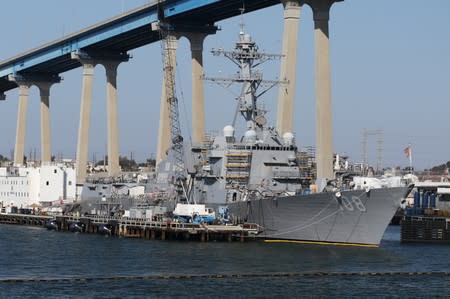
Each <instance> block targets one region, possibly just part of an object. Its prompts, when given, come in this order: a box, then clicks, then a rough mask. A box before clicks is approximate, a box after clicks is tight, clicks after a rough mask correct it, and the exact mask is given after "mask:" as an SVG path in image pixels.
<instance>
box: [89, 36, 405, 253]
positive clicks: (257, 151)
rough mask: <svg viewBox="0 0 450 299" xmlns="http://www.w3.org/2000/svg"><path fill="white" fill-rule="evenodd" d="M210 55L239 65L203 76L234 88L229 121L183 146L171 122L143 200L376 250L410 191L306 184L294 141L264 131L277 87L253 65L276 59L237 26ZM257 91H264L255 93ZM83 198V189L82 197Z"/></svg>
mask: <svg viewBox="0 0 450 299" xmlns="http://www.w3.org/2000/svg"><path fill="white" fill-rule="evenodd" d="M212 52H213V54H214V55H223V56H225V57H226V58H228V59H230V60H231V61H232V62H234V63H235V64H236V65H237V66H238V67H239V71H238V73H237V74H236V75H235V77H233V78H229V79H226V78H208V77H205V79H207V80H212V81H215V82H225V83H226V84H233V83H237V84H240V85H241V92H240V95H239V96H238V97H237V99H236V100H237V107H236V114H235V116H234V120H233V122H232V123H231V124H230V125H227V126H225V127H224V129H223V134H221V135H219V136H211V137H210V138H208V140H207V141H206V142H204V143H202V144H193V145H189V146H188V145H186V144H184V143H183V139H182V138H181V136H179V135H178V134H180V131H179V128H177V127H176V123H174V120H175V121H177V119H178V116H177V115H175V116H174V115H172V118H171V120H172V127H173V128H175V129H177V130H174V129H173V130H172V145H171V149H169V155H168V159H167V160H166V161H162V162H161V163H160V164H159V165H158V171H157V173H156V175H155V177H154V180H150V181H149V183H148V184H147V186H146V188H147V190H149V191H148V192H147V193H148V194H153V195H154V194H159V195H158V200H157V201H155V202H154V204H156V205H163V206H165V207H166V208H167V210H168V211H169V212H170V211H178V210H184V211H188V210H189V211H192V210H195V209H193V208H192V207H193V206H198V207H201V209H203V210H204V208H205V207H208V208H210V209H213V210H215V211H216V214H217V215H219V214H220V215H221V220H222V221H223V222H224V223H234V224H246V223H253V224H257V225H258V226H259V234H257V235H256V237H257V238H262V239H264V240H266V241H268V242H306V243H310V242H313V243H328V244H330V243H331V244H344V245H359V246H377V245H378V244H379V243H380V241H381V238H382V236H383V233H384V231H385V229H386V227H387V226H388V224H389V222H390V220H391V219H392V217H393V215H394V214H395V212H396V211H397V209H398V207H399V206H400V203H401V202H402V201H403V200H404V198H405V196H406V195H407V193H408V191H409V190H410V189H411V186H408V184H407V183H406V182H403V181H401V180H400V178H391V179H385V180H380V179H376V178H369V177H350V178H349V177H347V179H345V175H342V173H341V176H339V177H337V179H336V180H335V181H334V182H329V184H327V186H325V188H321V189H322V190H314V188H311V187H313V186H315V185H314V184H312V186H310V185H306V184H305V181H304V180H303V178H302V176H301V171H300V167H299V159H298V148H297V146H296V144H295V138H294V135H293V134H292V133H285V134H284V135H283V136H280V135H279V133H278V132H277V131H276V129H275V128H273V127H269V126H267V120H266V111H265V109H264V108H263V107H262V106H261V105H260V104H259V102H258V99H259V98H260V96H261V95H262V94H264V93H265V91H267V89H269V88H271V87H273V86H275V85H277V84H283V82H279V81H275V80H273V81H272V80H264V79H263V76H262V73H261V72H260V71H259V70H258V69H257V67H258V65H260V64H261V63H263V62H265V61H267V60H270V59H275V58H277V57H280V55H275V54H267V53H263V52H260V51H259V50H258V47H257V45H256V43H255V42H254V41H253V40H252V38H251V37H250V35H248V34H246V33H244V32H243V29H242V28H241V32H240V34H239V38H238V41H237V43H236V46H235V49H234V50H232V51H225V50H223V49H216V50H212ZM169 75H170V74H169ZM166 76H167V73H166ZM167 81H169V82H172V85H171V86H169V85H168V86H166V88H167V90H166V93H167V94H171V95H172V96H173V98H172V99H171V101H172V111H173V113H177V111H176V109H177V107H176V105H177V102H176V98H175V96H174V94H175V93H174V90H173V88H174V87H173V78H172V80H166V82H167ZM262 87H265V90H263V91H260V89H261V88H262ZM238 115H240V116H241V117H242V118H243V123H244V124H245V128H243V130H242V131H243V134H242V135H243V136H238V134H237V133H236V132H237V131H238V130H237V129H236V128H235V126H236V119H237V117H238ZM174 124H175V126H174ZM174 134H175V135H174ZM182 144H184V145H183V148H181V146H182ZM181 160H183V161H181ZM337 164H339V158H338V159H337ZM345 167H347V166H345ZM338 168H339V167H338ZM344 174H345V171H344ZM85 187H90V188H92V186H90V185H89V184H86V186H85ZM104 189H105V188H104ZM88 193H89V190H86V189H85V190H84V196H85V197H86V196H88ZM82 195H83V194H82ZM177 205H178V207H177ZM180 205H191V207H190V208H186V207H185V208H182V207H181V206H180ZM183 216H185V215H183ZM218 218H219V217H218Z"/></svg>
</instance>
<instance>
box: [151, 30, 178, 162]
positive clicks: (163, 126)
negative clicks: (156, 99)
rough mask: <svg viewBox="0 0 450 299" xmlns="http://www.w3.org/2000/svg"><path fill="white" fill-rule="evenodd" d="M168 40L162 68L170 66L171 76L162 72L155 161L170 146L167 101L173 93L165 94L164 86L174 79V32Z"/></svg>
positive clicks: (159, 159)
mask: <svg viewBox="0 0 450 299" xmlns="http://www.w3.org/2000/svg"><path fill="white" fill-rule="evenodd" d="M167 39H168V40H169V41H168V43H167V44H166V45H167V47H165V48H164V70H167V69H168V68H171V72H170V73H171V76H170V78H169V76H167V73H168V72H167V71H165V73H164V77H163V82H162V93H161V104H160V108H159V130H158V147H157V149H156V163H157V164H158V163H159V162H161V160H164V159H166V158H167V150H168V149H169V147H170V137H171V136H170V135H171V123H170V103H169V101H170V100H171V99H172V98H173V97H174V96H175V95H168V94H166V86H167V85H168V84H173V83H174V80H175V67H176V59H177V47H178V38H177V36H176V35H174V34H170V35H168V36H167Z"/></svg>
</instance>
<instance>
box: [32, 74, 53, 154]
mask: <svg viewBox="0 0 450 299" xmlns="http://www.w3.org/2000/svg"><path fill="white" fill-rule="evenodd" d="M36 85H37V87H38V88H39V93H40V96H41V162H43V163H45V162H51V159H52V152H51V131H50V87H51V86H52V83H48V82H41V83H37V84H36Z"/></svg>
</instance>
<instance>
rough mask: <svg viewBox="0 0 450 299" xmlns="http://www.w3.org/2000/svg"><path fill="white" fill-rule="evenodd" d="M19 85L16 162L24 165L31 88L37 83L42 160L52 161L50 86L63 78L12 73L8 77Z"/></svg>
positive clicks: (52, 75) (50, 75)
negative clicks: (39, 98) (39, 104)
mask: <svg viewBox="0 0 450 299" xmlns="http://www.w3.org/2000/svg"><path fill="white" fill-rule="evenodd" d="M8 79H9V80H10V81H14V82H15V83H16V84H17V85H18V86H19V109H18V115H17V129H16V144H15V148H14V164H15V165H23V163H24V161H23V156H24V149H25V129H26V113H27V106H28V97H29V88H30V87H31V86H32V85H35V86H37V87H38V88H39V92H40V97H41V108H40V111H41V162H44V163H45V162H50V161H51V156H52V154H51V130H50V87H51V86H52V85H53V84H54V83H59V82H60V81H61V78H60V77H59V76H57V75H54V74H26V75H19V74H16V75H10V76H9V78H8Z"/></svg>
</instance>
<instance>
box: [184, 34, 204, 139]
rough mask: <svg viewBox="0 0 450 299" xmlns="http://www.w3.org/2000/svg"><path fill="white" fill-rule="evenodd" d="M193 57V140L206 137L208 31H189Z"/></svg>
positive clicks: (188, 35) (187, 35)
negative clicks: (205, 81) (204, 46)
mask: <svg viewBox="0 0 450 299" xmlns="http://www.w3.org/2000/svg"><path fill="white" fill-rule="evenodd" d="M185 36H186V37H187V38H188V39H189V42H190V44H191V57H192V142H193V143H200V142H203V141H204V139H205V92H204V84H203V79H202V76H203V41H204V40H205V38H206V36H208V34H206V33H187V34H185Z"/></svg>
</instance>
